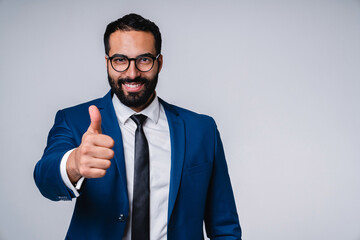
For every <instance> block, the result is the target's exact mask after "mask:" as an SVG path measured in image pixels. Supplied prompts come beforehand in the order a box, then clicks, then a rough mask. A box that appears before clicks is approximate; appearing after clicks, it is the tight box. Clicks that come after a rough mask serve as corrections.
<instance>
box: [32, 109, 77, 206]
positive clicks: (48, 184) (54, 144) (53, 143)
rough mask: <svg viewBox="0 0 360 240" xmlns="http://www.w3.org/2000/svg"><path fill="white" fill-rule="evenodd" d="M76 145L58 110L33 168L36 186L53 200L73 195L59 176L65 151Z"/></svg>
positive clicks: (61, 112)
mask: <svg viewBox="0 0 360 240" xmlns="http://www.w3.org/2000/svg"><path fill="white" fill-rule="evenodd" d="M76 147H78V146H76V143H75V140H74V138H73V133H72V131H71V129H70V127H69V125H68V123H67V121H66V118H65V114H64V111H63V110H60V111H58V112H57V114H56V117H55V123H54V126H53V127H52V128H51V130H50V132H49V136H48V139H47V146H46V148H45V150H44V154H43V156H42V158H41V159H40V160H39V161H38V163H37V164H36V166H35V169H34V179H35V183H36V186H37V187H38V188H39V190H40V192H41V194H42V195H43V196H44V197H46V198H48V199H50V200H53V201H59V200H71V199H72V198H73V197H75V195H74V193H73V192H72V191H71V190H70V189H69V188H67V187H66V185H65V184H64V182H63V180H62V178H61V173H60V162H61V159H62V157H63V156H64V154H65V153H66V152H67V151H69V150H71V149H73V148H76Z"/></svg>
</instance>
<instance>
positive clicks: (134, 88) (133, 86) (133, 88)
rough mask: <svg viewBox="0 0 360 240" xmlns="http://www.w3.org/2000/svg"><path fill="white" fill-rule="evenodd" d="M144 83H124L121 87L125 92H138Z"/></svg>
mask: <svg viewBox="0 0 360 240" xmlns="http://www.w3.org/2000/svg"><path fill="white" fill-rule="evenodd" d="M143 85H144V83H139V82H125V83H123V86H124V88H125V90H126V91H127V92H138V91H140V90H141V88H142V87H143Z"/></svg>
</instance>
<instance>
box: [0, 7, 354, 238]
mask: <svg viewBox="0 0 360 240" xmlns="http://www.w3.org/2000/svg"><path fill="white" fill-rule="evenodd" d="M130 12H136V13H139V14H142V15H143V16H145V17H147V18H150V19H151V20H153V21H155V22H156V23H157V24H158V25H159V27H160V29H161V31H162V35H163V40H164V42H163V51H162V53H163V55H164V67H163V71H162V73H161V74H160V78H159V86H158V95H159V96H161V97H162V98H164V99H166V100H167V101H169V102H171V103H175V104H177V105H180V106H183V107H186V108H190V109H192V110H194V111H197V112H201V113H205V114H210V115H212V116H213V117H214V118H215V119H216V121H217V123H218V126H219V130H220V132H221V134H222V139H223V142H224V146H225V152H226V155H227V159H228V165H229V171H230V175H231V179H232V184H233V189H234V192H235V197H236V203H237V207H238V212H239V216H240V221H241V224H242V228H243V235H244V239H249V240H262V239H269V240H275V239H276V240H279V239H281V240H289V239H291V240H304V239H307V240H319V239H327V240H332V239H341V240H343V239H344V240H345V239H346V240H359V239H360V207H359V203H360V189H359V188H360V184H359V183H360V146H359V142H360V125H359V122H360V97H359V93H360V91H359V90H360V82H359V80H360V47H359V43H360V2H359V1H358V0H342V1H340V0H329V1H321V0H313V1H310V0H305V1H300V0H299V1H295V0H293V1H292V0H290V1H266V0H255V1H251V0H243V1H230V0H228V1H196V2H195V1H194V2H191V1H167V2H165V1H94V0H93V1H91V0H88V1H84V0H83V1H48V0H46V1H45V0H33V1H21V0H20V1H11V0H0V101H1V102H0V111H1V113H0V119H1V124H0V132H1V134H0V153H1V166H0V194H1V201H0V239H6V240H7V239H63V238H64V236H65V233H66V231H67V227H68V224H69V221H70V218H71V214H72V210H73V204H74V202H51V201H49V200H47V199H45V198H43V197H42V196H41V195H40V193H39V191H38V190H37V188H36V187H35V184H34V181H33V177H32V172H33V168H34V165H35V164H36V162H37V161H38V159H40V157H41V155H42V151H43V149H44V147H45V144H46V137H47V134H48V131H49V129H50V128H51V126H52V124H53V121H54V117H55V113H56V111H57V110H58V109H61V108H65V107H68V106H72V105H75V104H78V103H81V102H84V101H87V100H90V99H93V98H97V97H101V96H103V95H104V94H105V93H106V92H107V90H108V84H107V79H106V68H105V60H104V50H103V43H102V35H103V32H104V30H105V27H106V25H107V24H108V23H109V22H110V21H112V20H115V19H117V18H118V17H120V16H122V15H124V14H126V13H130Z"/></svg>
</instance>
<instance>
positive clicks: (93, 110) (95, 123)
mask: <svg viewBox="0 0 360 240" xmlns="http://www.w3.org/2000/svg"><path fill="white" fill-rule="evenodd" d="M89 115H90V121H91V123H90V126H89V129H88V131H90V132H91V133H101V114H100V111H99V109H98V108H97V107H96V106H94V105H91V106H90V107H89Z"/></svg>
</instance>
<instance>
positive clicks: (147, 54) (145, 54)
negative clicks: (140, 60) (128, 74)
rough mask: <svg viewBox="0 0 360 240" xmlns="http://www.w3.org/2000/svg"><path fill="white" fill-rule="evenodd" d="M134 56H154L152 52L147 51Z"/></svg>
mask: <svg viewBox="0 0 360 240" xmlns="http://www.w3.org/2000/svg"><path fill="white" fill-rule="evenodd" d="M136 57H154V54H152V53H149V52H147V53H143V54H140V55H138V56H136Z"/></svg>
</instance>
